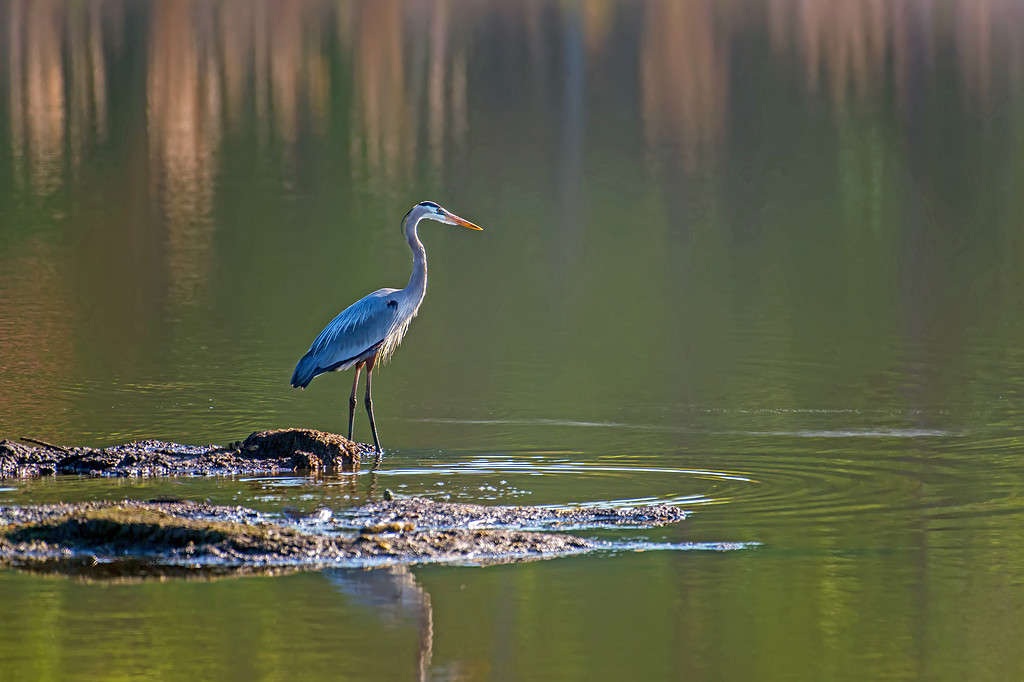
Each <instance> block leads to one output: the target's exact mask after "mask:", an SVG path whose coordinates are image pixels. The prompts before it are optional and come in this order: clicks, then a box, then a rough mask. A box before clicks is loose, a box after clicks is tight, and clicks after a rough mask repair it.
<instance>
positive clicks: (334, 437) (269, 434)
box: [241, 429, 366, 470]
mask: <svg viewBox="0 0 1024 682" xmlns="http://www.w3.org/2000/svg"><path fill="white" fill-rule="evenodd" d="M241 450H242V454H243V455H244V456H249V455H250V454H253V455H254V456H256V457H260V458H263V457H291V458H293V459H295V461H296V463H297V464H298V465H299V467H301V468H305V469H314V470H315V469H319V468H320V467H325V468H327V469H352V467H353V466H354V465H355V464H357V463H358V462H359V456H360V454H362V453H363V452H365V451H366V450H365V449H364V448H363V447H362V446H361V445H360V444H359V443H356V442H355V441H351V440H349V439H348V438H345V437H344V436H342V435H340V434H337V433H327V432H326V431H317V430H315V429H274V430H272V431H257V432H256V433H253V434H252V435H250V436H249V437H248V438H246V439H245V442H244V443H242V448H241Z"/></svg>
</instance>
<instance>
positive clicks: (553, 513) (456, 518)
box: [350, 497, 686, 530]
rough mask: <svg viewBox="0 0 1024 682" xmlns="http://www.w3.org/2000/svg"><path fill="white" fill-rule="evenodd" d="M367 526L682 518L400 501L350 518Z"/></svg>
mask: <svg viewBox="0 0 1024 682" xmlns="http://www.w3.org/2000/svg"><path fill="white" fill-rule="evenodd" d="M350 515H352V516H353V518H355V519H359V520H362V522H363V523H364V524H366V525H369V526H381V525H384V526H386V525H388V524H391V523H414V524H416V527H417V528H433V529H445V528H510V527H514V528H520V529H531V530H532V529H536V530H547V529H552V528H562V529H572V528H607V527H624V526H625V527H644V528H646V527H651V526H662V525H665V524H669V523H676V522H677V521H682V520H683V519H685V518H686V512H685V511H683V510H682V509H680V508H679V507H673V506H671V505H667V504H659V505H651V506H644V507H571V508H552V507H502V506H488V505H483V504H461V503H456V502H435V501H433V500H428V499H426V498H422V497H403V498H394V499H391V500H384V501H380V502H371V503H370V504H367V505H364V506H362V507H358V508H357V509H354V510H352V511H351V512H350Z"/></svg>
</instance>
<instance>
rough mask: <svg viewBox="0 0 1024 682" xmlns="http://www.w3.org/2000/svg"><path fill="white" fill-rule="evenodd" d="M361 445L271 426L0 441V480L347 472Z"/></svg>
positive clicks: (360, 452) (313, 432)
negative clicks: (105, 439)
mask: <svg viewBox="0 0 1024 682" xmlns="http://www.w3.org/2000/svg"><path fill="white" fill-rule="evenodd" d="M372 452H373V448H372V447H371V446H369V445H366V444H364V443H356V442H354V441H350V440H348V439H347V438H345V437H344V436H341V435H338V434H335V433H327V432H324V431H316V430H313V429H276V430H273V431H259V432H256V433H253V434H251V435H250V436H249V437H248V438H246V439H245V441H244V442H235V443H231V444H229V445H228V446H218V445H182V444H180V443H170V442H166V441H158V440H143V441H134V442H131V443H124V444H122V445H115V446H112V447H108V448H89V447H66V446H62V445H47V444H37V445H30V444H27V443H21V442H17V441H13V440H0V478H10V477H30V476H47V475H54V474H79V475H86V476H133V477H140V476H209V475H230V474H275V473H287V472H298V471H301V472H307V471H313V472H318V471H337V470H341V471H351V470H353V469H355V468H356V467H358V466H359V460H360V456H361V455H364V454H368V453H372Z"/></svg>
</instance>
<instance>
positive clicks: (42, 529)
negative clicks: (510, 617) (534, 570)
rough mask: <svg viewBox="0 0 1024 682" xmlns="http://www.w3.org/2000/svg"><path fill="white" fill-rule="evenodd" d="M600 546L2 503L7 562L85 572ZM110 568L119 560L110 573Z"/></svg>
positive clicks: (508, 554) (549, 536)
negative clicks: (96, 568)
mask: <svg viewBox="0 0 1024 682" xmlns="http://www.w3.org/2000/svg"><path fill="white" fill-rule="evenodd" d="M596 546H597V545H596V544H595V543H593V542H592V541H589V540H586V539H583V538H579V537H574V536H571V535H562V534H554V533H536V532H528V531H522V530H514V529H502V530H480V529H467V528H451V529H447V530H437V529H420V528H417V527H416V526H415V525H414V524H412V523H409V522H405V523H397V522H393V523H390V524H386V525H379V526H377V527H367V528H364V529H362V531H360V532H352V533H345V532H338V531H337V529H329V530H323V531H319V532H313V531H309V530H307V529H299V528H296V527H294V526H289V525H284V524H282V523H276V522H272V521H270V520H268V519H267V518H265V517H264V516H263V515H261V514H260V513H259V512H256V511H254V510H252V509H246V508H245V507H222V506H216V505H210V504H197V503H194V502H139V501H132V500H124V501H121V502H86V503H79V504H57V505H36V506H23V507H0V564H6V565H11V566H15V567H23V568H32V567H37V568H40V569H41V570H47V571H55V570H57V569H58V567H59V565H60V564H61V563H62V562H63V563H66V564H67V565H68V566H69V567H71V569H69V570H72V572H74V573H77V574H81V573H82V572H83V571H85V569H86V568H87V567H88V565H89V564H95V565H97V566H102V570H103V571H105V572H107V573H110V572H111V571H114V572H116V573H118V574H119V575H124V573H125V569H126V567H127V568H130V567H132V566H135V567H140V566H146V567H149V568H147V569H145V570H147V571H150V572H152V571H153V570H154V569H153V567H155V566H168V567H176V568H181V567H194V568H196V569H200V568H208V567H215V568H217V569H218V570H221V571H223V570H225V569H226V568H228V567H240V568H252V567H254V566H257V567H258V566H266V567H287V566H293V567H302V568H317V567H323V566H337V565H346V564H359V563H363V564H375V563H418V562H425V561H433V562H436V561H441V562H451V561H473V562H480V563H495V562H507V561H522V560H529V559H538V558H545V557H551V556H557V555H564V554H571V553H578V552H584V551H588V550H591V549H594V548H595V547H596ZM112 564H117V567H116V568H112V566H111V565H112Z"/></svg>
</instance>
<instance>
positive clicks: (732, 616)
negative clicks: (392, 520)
mask: <svg viewBox="0 0 1024 682" xmlns="http://www.w3.org/2000/svg"><path fill="white" fill-rule="evenodd" d="M0 31H2V33H0V437H7V438H18V437H20V436H30V437H35V438H41V439H44V440H47V441H51V442H57V443H66V444H89V445H97V446H99V445H107V444H112V443H118V442H123V441H125V440H131V439H136V438H162V439H168V440H175V441H178V442H186V443H209V442H215V443H225V442H228V441H233V440H237V439H240V438H244V437H245V436H246V435H248V434H249V433H250V432H252V431H254V430H258V429H264V428H270V427H279V426H289V425H293V426H310V427H315V428H321V429H326V430H332V431H344V429H345V426H346V421H347V414H346V412H347V397H348V390H349V388H350V375H349V374H345V375H327V376H322V377H320V378H318V379H316V380H315V381H314V382H313V384H312V385H311V386H310V387H309V388H308V389H307V390H305V391H303V392H299V391H294V390H292V389H290V388H289V387H288V379H289V377H290V375H291V371H292V369H293V367H294V365H295V362H296V361H297V360H298V358H299V357H300V356H301V355H302V353H303V352H304V351H305V350H306V348H307V347H308V345H309V343H310V342H311V341H312V339H313V337H314V336H315V335H316V333H317V332H318V331H319V330H320V328H321V327H322V326H323V325H324V324H325V323H326V322H327V321H329V320H330V319H331V318H332V317H333V316H334V315H335V314H336V313H337V312H338V311H339V310H341V309H342V308H343V307H344V306H346V305H347V304H348V303H350V302H351V301H354V300H356V299H357V298H359V297H361V296H362V295H364V294H366V293H368V292H370V291H372V290H375V289H377V288H379V287H383V286H394V287H401V286H404V285H405V283H406V281H407V278H408V274H409V270H410V254H409V250H408V246H407V245H406V243H405V242H404V240H403V239H402V235H401V232H400V221H401V218H402V216H403V215H404V213H405V212H406V211H407V210H408V208H409V207H410V206H411V205H412V204H413V203H415V202H417V201H420V200H424V199H431V200H434V201H437V202H439V203H441V204H442V205H444V206H446V207H448V208H450V209H451V210H453V211H455V212H456V213H458V214H459V215H462V216H464V217H466V218H468V219H470V220H472V221H474V222H476V223H479V224H481V225H483V226H485V227H486V228H487V229H486V230H485V231H484V232H469V231H465V230H455V229H452V228H450V227H446V226H443V225H440V224H435V223H426V224H424V225H423V226H422V228H421V231H420V234H421V237H422V239H423V241H424V243H425V244H426V248H427V252H428V258H429V267H430V283H429V288H428V292H427V297H426V300H425V302H424V304H423V307H422V308H421V310H420V315H419V317H418V318H417V319H416V320H415V321H414V322H413V324H412V326H411V328H410V331H409V334H408V336H407V337H406V340H405V342H404V344H403V346H402V347H401V348H400V349H399V351H398V353H397V354H396V355H395V357H394V359H393V361H392V362H391V363H390V364H389V365H388V366H386V367H384V368H382V369H381V370H379V372H376V373H375V379H374V392H375V395H374V403H375V412H376V416H377V424H378V427H379V429H380V434H381V440H382V443H383V445H384V447H385V448H386V450H387V453H386V456H385V460H384V464H383V467H382V468H381V469H380V470H379V471H377V472H370V471H363V472H361V473H358V474H353V475H347V476H345V475H343V476H338V477H327V478H321V479H314V478H303V477H277V478H275V477H239V478H224V479H178V480H144V481H124V480H118V481H108V480H89V479H79V478H70V477H68V478H65V477H61V478H58V479H56V480H55V479H53V478H50V479H44V480H34V481H20V480H19V481H3V482H0V504H23V503H38V502H52V501H56V500H83V499H117V498H122V497H151V496H153V495H156V494H175V495H180V496H185V497H190V498H193V499H200V500H203V499H210V500H212V501H214V502H218V503H231V504H245V505H249V506H252V507H256V508H258V509H260V510H263V511H267V512H276V511H280V510H281V509H282V508H284V507H296V508H299V509H303V510H312V509H315V508H317V507H319V506H327V507H330V508H332V509H336V510H340V509H343V508H345V507H348V506H351V505H354V504H358V503H361V502H365V501H367V500H369V499H379V497H380V496H381V494H382V491H383V489H384V488H390V489H392V490H394V491H395V492H397V493H399V494H410V495H411V494H416V495H428V496H431V497H434V498H436V499H449V500H456V501H469V502H483V503H487V504H546V505H568V504H582V503H591V504H612V505H630V504H646V503H654V502H670V503H676V504H679V505H680V506H682V507H683V508H685V509H687V510H689V511H691V512H692V515H691V517H690V518H689V519H688V520H687V521H686V522H684V523H682V524H678V525H675V526H669V527H665V528H659V529H654V530H623V531H615V532H610V531H603V532H596V531H582V534H584V535H586V536H587V537H600V538H603V539H614V540H619V541H623V542H632V541H651V542H655V543H684V542H705V541H706V542H726V543H759V544H757V545H756V546H752V547H751V548H748V549H740V550H734V551H721V552H717V551H674V550H666V551H646V552H631V551H623V552H603V553H598V554H596V555H588V556H583V557H574V558H566V559H558V560H552V561H543V562H534V563H527V564H520V565H505V566H493V567H483V568H481V567H470V566H416V567H412V568H394V569H387V570H379V571H361V570H341V569H339V570H334V571H324V572H310V573H299V574H292V575H287V576H280V577H259V578H238V579H224V580H217V581H206V580H197V581H185V580H170V581H165V582H125V583H109V582H107V583H87V582H80V581H75V580H71V579H67V578H61V577H39V576H34V575H29V574H24V573H16V572H9V571H8V572H0V613H2V617H0V680H72V679H80V680H95V679H104V680H122V679H124V680H128V679H133V680H171V679H189V680H197V679H218V680H220V679H223V680H286V679H289V680H291V679H294V680H315V679H332V680H333V679H344V680H366V679H375V680H391V679H394V680H406V679H437V680H491V679H494V680H520V679H523V680H526V679H537V680H541V679H544V680H547V679H551V680H604V679H607V680H654V679H672V680H675V679H679V680H682V679H687V680H746V679H750V680H808V681H812V680H813V681H817V680H858V681H859V680H877V679H887V680H917V679H922V680H965V679H969V680H1011V679H1021V678H1022V677H1024V649H1022V647H1021V646H1020V642H1021V639H1022V637H1024V439H1022V435H1024V432H1022V424H1024V351H1022V347H1024V344H1022V342H1024V320H1022V315H1021V311H1022V306H1024V276H1022V274H1021V273H1022V271H1024V231H1022V230H1024V223H1022V220H1024V219H1022V216H1024V5H1021V4H1020V3H1015V2H1001V1H998V0H985V1H983V2H978V1H975V0H949V1H933V0H896V1H893V2H866V1H863V0H831V1H825V0H818V1H814V2H806V1H804V2H799V1H797V0H771V1H769V0H763V1H755V0H752V1H750V2H739V1H732V0H729V1H726V2H719V1H716V0H678V1H675V0H650V1H627V0H622V1H621V2H618V1H615V0H587V1H583V0H568V1H565V2H525V1H524V2H503V1H499V0H493V1H488V2H480V1H469V0H464V1H462V0H451V1H448V2H445V1H443V0H439V1H438V2H407V3H406V2H397V1H391V0H373V2H352V3H348V2H340V1H339V2H327V1H313V0H310V1H306V2H299V1H292V2H272V1H271V0H209V1H208V0H193V1H191V2H189V1H185V0H182V1H178V2H156V1H153V2H137V1H129V0H90V1H87V2H63V1H59V0H2V1H0ZM356 429H357V436H358V437H359V438H360V439H363V440H367V439H369V431H368V428H367V423H366V420H365V417H364V415H363V414H362V413H361V412H360V413H359V414H357V419H356Z"/></svg>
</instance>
